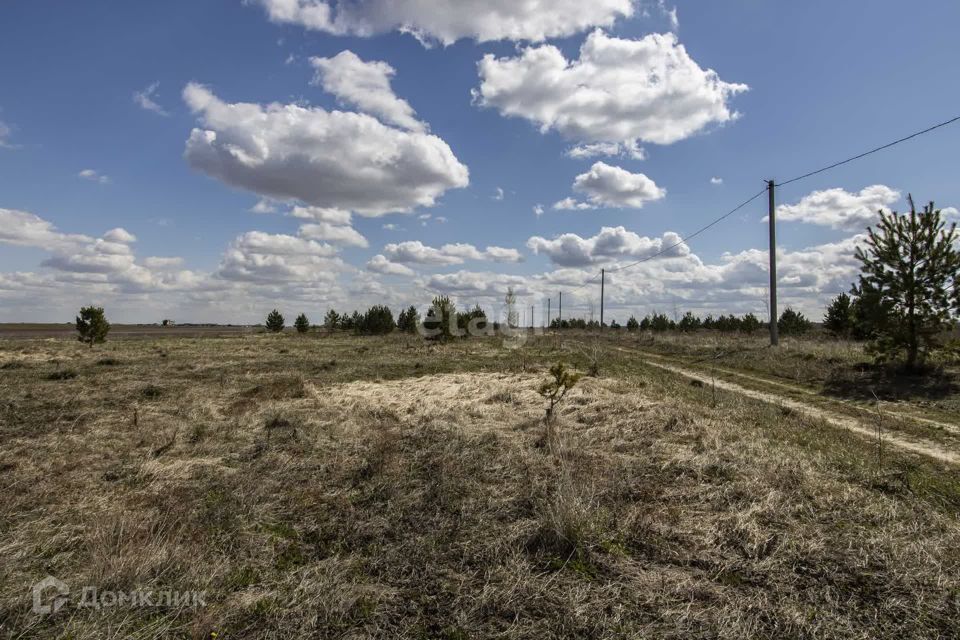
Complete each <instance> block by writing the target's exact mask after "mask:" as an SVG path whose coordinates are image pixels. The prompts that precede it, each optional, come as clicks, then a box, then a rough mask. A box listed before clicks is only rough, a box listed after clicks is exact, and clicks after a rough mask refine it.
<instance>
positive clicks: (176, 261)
mask: <svg viewBox="0 0 960 640" xmlns="http://www.w3.org/2000/svg"><path fill="white" fill-rule="evenodd" d="M182 265H183V258H178V257H160V256H151V257H149V258H144V259H143V266H145V267H147V268H149V269H160V270H163V269H172V268H174V267H180V266H182Z"/></svg>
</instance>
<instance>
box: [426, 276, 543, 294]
mask: <svg viewBox="0 0 960 640" xmlns="http://www.w3.org/2000/svg"><path fill="white" fill-rule="evenodd" d="M530 284H531V280H530V279H529V278H527V277H524V276H510V275H505V274H502V273H492V272H489V271H485V272H475V271H458V272H456V273H445V274H435V275H432V276H430V277H429V278H428V279H427V282H426V288H427V289H428V290H430V291H439V292H442V293H446V294H448V295H457V296H463V297H466V298H471V299H476V298H491V299H494V300H496V301H501V300H503V297H504V295H505V294H506V293H507V289H510V288H512V289H513V291H514V293H515V294H516V295H518V296H525V295H527V293H529V286H530Z"/></svg>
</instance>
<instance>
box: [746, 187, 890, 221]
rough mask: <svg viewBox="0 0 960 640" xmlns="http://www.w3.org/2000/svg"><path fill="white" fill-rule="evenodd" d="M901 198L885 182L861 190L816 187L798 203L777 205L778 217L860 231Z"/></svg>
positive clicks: (778, 218)
mask: <svg viewBox="0 0 960 640" xmlns="http://www.w3.org/2000/svg"><path fill="white" fill-rule="evenodd" d="M899 199H900V192H899V191H896V190H895V189H891V188H890V187H887V186H885V185H882V184H877V185H873V186H871V187H866V188H865V189H863V190H861V191H860V193H849V192H847V191H844V190H843V189H827V190H825V191H814V192H813V193H811V194H809V195H807V196H804V197H803V198H802V199H801V200H800V202H798V203H797V204H794V205H781V206H779V207H777V220H778V221H781V222H794V221H795V222H806V223H808V224H816V225H823V226H829V227H832V228H834V229H846V230H850V231H857V230H862V229H864V228H866V227H867V226H869V225H871V224H873V223H874V222H876V221H877V219H878V218H879V214H878V212H879V211H880V210H881V209H888V208H889V207H890V205H891V204H893V203H894V202H896V201H897V200H899ZM764 220H766V217H765V218H764Z"/></svg>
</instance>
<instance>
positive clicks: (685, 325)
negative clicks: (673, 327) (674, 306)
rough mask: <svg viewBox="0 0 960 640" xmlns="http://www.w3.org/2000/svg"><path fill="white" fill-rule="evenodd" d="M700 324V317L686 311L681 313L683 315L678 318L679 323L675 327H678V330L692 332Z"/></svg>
mask: <svg viewBox="0 0 960 640" xmlns="http://www.w3.org/2000/svg"><path fill="white" fill-rule="evenodd" d="M701 324H702V323H701V322H700V318H698V317H697V316H695V315H693V313H692V312H690V311H687V312H686V313H685V314H683V317H682V318H680V324H679V325H677V328H679V329H680V331H684V332H692V331H696V330H697V329H699V328H700V326H701Z"/></svg>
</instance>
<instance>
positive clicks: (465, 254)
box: [383, 240, 523, 265]
mask: <svg viewBox="0 0 960 640" xmlns="http://www.w3.org/2000/svg"><path fill="white" fill-rule="evenodd" d="M383 254H384V257H386V258H387V259H388V260H390V261H391V262H396V263H399V264H428V265H452V264H463V263H464V262H465V261H467V260H478V261H480V260H482V261H490V262H522V261H523V256H522V255H521V254H520V252H519V251H517V250H516V249H506V248H504V247H487V248H486V250H484V251H481V250H479V249H477V248H476V247H475V246H473V245H472V244H467V243H456V244H445V245H443V246H442V247H440V248H439V249H437V248H434V247H429V246H427V245H425V244H423V243H422V242H420V241H419V240H408V241H406V242H400V243H391V244H388V245H386V246H385V247H384V248H383Z"/></svg>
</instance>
